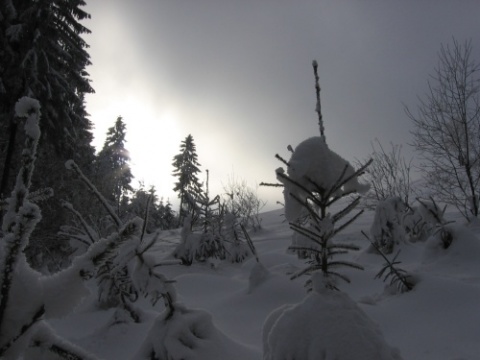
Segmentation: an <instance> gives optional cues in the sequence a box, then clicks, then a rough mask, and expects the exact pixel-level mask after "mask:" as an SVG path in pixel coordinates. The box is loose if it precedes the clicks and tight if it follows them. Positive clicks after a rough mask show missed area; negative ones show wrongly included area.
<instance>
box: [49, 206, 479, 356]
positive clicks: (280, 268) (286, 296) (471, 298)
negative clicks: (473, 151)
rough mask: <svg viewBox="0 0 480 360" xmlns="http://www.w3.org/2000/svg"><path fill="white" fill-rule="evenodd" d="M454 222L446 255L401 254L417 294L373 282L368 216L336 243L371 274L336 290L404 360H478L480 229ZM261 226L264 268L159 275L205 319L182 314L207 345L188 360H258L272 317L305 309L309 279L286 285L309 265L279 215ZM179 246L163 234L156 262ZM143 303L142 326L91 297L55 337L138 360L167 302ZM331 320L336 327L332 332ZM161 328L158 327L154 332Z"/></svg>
mask: <svg viewBox="0 0 480 360" xmlns="http://www.w3.org/2000/svg"><path fill="white" fill-rule="evenodd" d="M448 215H449V216H447V217H448V218H449V219H455V220H457V222H456V223H454V224H452V225H451V226H450V227H451V229H452V230H453V234H454V239H453V242H452V245H451V246H450V247H449V248H448V249H446V250H444V249H443V248H442V247H441V245H440V243H439V241H438V240H436V238H430V239H429V240H428V241H426V242H418V243H408V244H402V245H401V246H400V248H401V253H400V255H399V258H398V260H400V261H401V262H402V263H401V264H400V265H399V267H401V268H403V269H404V270H407V271H408V272H409V273H411V274H412V275H413V276H414V279H415V282H416V286H415V288H414V290H413V291H411V292H407V293H403V294H394V293H392V292H391V291H388V290H385V284H384V283H383V282H382V280H379V279H374V278H375V275H376V274H377V273H378V271H379V270H380V269H381V267H382V265H383V263H384V260H383V259H382V258H381V257H380V256H379V255H377V254H373V253H371V251H368V248H369V246H368V242H367V240H366V239H365V238H364V237H363V236H362V235H361V233H360V231H361V230H365V231H368V229H369V228H370V225H371V223H372V220H373V213H372V212H366V213H364V214H363V215H362V216H361V217H360V218H359V219H358V220H357V222H355V223H354V224H353V225H351V226H350V227H348V228H347V229H345V230H344V232H342V233H340V234H339V235H338V237H337V241H347V240H348V242H350V243H351V242H353V243H355V244H357V245H359V246H361V250H360V251H358V252H356V253H353V252H352V253H351V255H349V257H350V258H351V259H352V260H354V261H356V262H357V263H359V264H360V265H362V266H363V267H364V268H365V270H364V271H359V270H355V269H352V270H347V271H343V272H344V273H346V274H348V276H349V277H350V278H351V279H352V283H351V284H343V283H342V284H339V287H340V289H341V291H342V292H344V293H345V294H348V296H349V297H350V298H351V299H353V300H354V301H355V302H356V303H357V304H358V306H359V307H360V308H361V309H362V310H363V311H364V312H365V313H366V314H367V315H368V317H370V318H371V319H372V320H373V322H375V323H376V324H378V326H379V329H380V331H381V333H383V337H384V338H385V340H386V342H387V343H388V344H389V345H391V346H392V347H394V348H397V349H399V351H400V354H401V356H402V358H403V359H409V360H460V359H463V360H474V359H478V358H479V354H480V342H479V339H480V327H479V325H478V324H480V312H479V311H478V307H479V305H478V299H479V298H480V276H479V274H480V262H479V261H478V259H479V258H480V238H479V237H478V235H477V234H478V230H479V228H478V226H473V225H471V226H468V227H467V226H464V225H462V220H461V219H460V218H459V217H457V216H455V214H448ZM262 224H263V229H262V230H261V231H258V232H257V233H252V234H251V235H252V239H253V242H254V244H255V247H256V249H257V252H258V255H259V259H260V263H261V264H262V265H263V267H264V268H262V267H261V266H260V265H258V264H257V263H256V261H255V259H254V258H253V257H250V258H249V259H247V260H246V261H245V262H244V263H243V264H230V263H226V262H219V261H218V262H217V261H208V262H205V263H194V264H193V265H191V266H179V265H175V266H166V267H164V268H162V270H163V273H164V274H165V275H166V276H167V277H168V278H170V279H175V280H176V284H175V286H176V289H177V291H178V297H179V299H178V300H179V301H180V302H181V303H183V304H184V305H185V307H186V309H202V310H205V311H206V312H193V313H186V315H185V316H184V318H182V319H183V320H182V319H180V320H179V321H180V324H181V322H182V321H183V325H185V323H186V322H188V321H191V324H194V325H195V324H196V325H195V326H199V328H198V329H200V330H198V331H200V332H204V333H205V334H206V336H207V338H208V339H205V340H202V336H200V335H199V336H198V338H195V341H194V343H192V344H191V346H190V348H191V349H190V352H189V353H188V354H185V358H188V359H200V360H207V359H208V360H211V359H227V358H228V359H248V360H255V359H258V360H260V359H262V353H263V345H262V329H263V326H264V322H265V320H266V319H267V317H268V316H269V314H270V313H272V311H274V310H275V309H277V308H279V307H281V306H284V305H285V304H296V303H300V302H301V301H303V299H304V298H305V297H306V296H307V293H306V290H305V288H304V283H305V281H306V279H307V277H301V278H298V279H296V280H294V281H292V280H290V274H292V273H293V272H294V271H295V270H298V269H299V268H301V267H302V266H303V265H304V261H303V260H299V259H297V256H296V255H293V254H289V253H288V252H287V251H286V249H287V247H288V246H289V245H290V243H291V236H292V230H290V229H289V226H288V224H287V223H286V222H285V221H284V217H283V216H282V211H280V210H278V211H273V212H268V213H265V214H263V223H262ZM179 240H180V233H179V231H167V232H164V233H163V234H162V236H161V241H159V242H158V243H157V244H156V245H155V247H154V248H152V249H151V251H152V252H153V253H154V254H155V256H156V257H157V258H158V259H163V258H168V256H169V254H170V253H171V251H172V250H173V248H174V246H175V245H176V244H177V243H178V242H179ZM265 269H266V271H265ZM262 270H263V271H262ZM142 301H143V299H141V300H140V303H141V306H142V307H143V308H144V311H145V313H144V320H145V321H144V322H143V323H140V324H132V323H128V324H125V323H122V319H121V318H118V316H117V317H115V315H114V313H113V310H108V311H105V310H100V309H97V308H95V307H94V306H93V305H92V304H93V303H94V300H93V297H92V298H90V299H88V300H87V301H85V302H84V303H83V304H82V305H80V306H79V308H78V309H77V310H76V312H75V313H74V314H72V315H69V316H68V317H66V318H64V319H61V320H55V321H51V322H50V323H51V325H52V326H53V327H54V328H55V329H56V330H57V331H58V333H59V334H61V335H63V336H65V337H66V338H67V339H70V340H71V341H72V342H74V343H76V344H79V345H81V346H82V347H84V348H85V349H87V350H88V351H90V352H91V353H93V354H95V355H97V356H99V357H101V358H104V359H112V360H113V359H115V360H120V359H132V358H134V356H135V354H138V351H139V348H140V347H141V345H142V344H143V343H144V341H145V339H146V338H147V334H148V332H149V329H150V327H151V326H152V324H153V322H154V320H155V318H156V317H157V316H158V313H160V312H162V311H163V304H162V303H161V302H159V303H157V305H155V308H153V309H152V307H151V306H150V304H149V303H148V302H147V301H146V300H145V301H144V302H142ZM209 314H211V321H212V322H213V323H210V317H209V316H208V315H209ZM188 316H190V317H188ZM171 321H173V320H171ZM335 321H336V319H335V318H331V319H330V322H331V323H332V325H333V324H334V323H335ZM161 324H162V322H161V321H159V320H157V324H156V326H157V327H158V326H160V327H161ZM202 324H203V325H202ZM157 330H158V329H157ZM174 330H175V329H174ZM174 330H172V331H174ZM177 330H178V331H181V330H180V329H177ZM198 331H197V332H198ZM299 331H300V332H301V331H302V329H299ZM160 333H161V331H157V332H156V333H155V334H156V336H153V338H150V340H149V341H151V342H155V341H157V342H158V343H160V342H163V343H168V341H171V340H172V339H171V338H169V336H170V335H168V334H163V335H162V336H164V337H163V338H161V335H159V334H160ZM192 333H193V334H195V333H196V331H195V330H192ZM155 334H154V335H155ZM325 336H327V334H325ZM169 339H170V340H169ZM292 340H293V339H292ZM335 341H336V342H337V344H340V345H341V344H343V345H344V347H349V346H351V344H349V338H348V337H347V336H345V337H343V338H341V337H340V338H337V339H336V340H335ZM209 344H210V345H212V344H217V345H218V344H221V346H214V347H212V346H209ZM172 346H174V344H172ZM319 356H320V355H319ZM139 358H140V357H139Z"/></svg>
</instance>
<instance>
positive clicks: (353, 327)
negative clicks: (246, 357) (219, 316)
mask: <svg viewBox="0 0 480 360" xmlns="http://www.w3.org/2000/svg"><path fill="white" fill-rule="evenodd" d="M263 349H264V359H265V360H286V359H302V360H318V359H325V360H335V359H342V360H372V359H375V360H400V359H401V356H400V353H399V351H398V350H397V349H395V348H392V347H391V346H390V345H388V344H387V342H386V341H385V339H384V337H383V335H382V333H381V332H380V330H379V328H378V326H377V325H376V324H375V323H374V322H373V321H372V320H371V319H370V318H369V317H368V316H367V315H366V314H365V313H364V311H363V310H362V309H360V307H359V306H358V305H357V304H356V303H355V302H354V301H353V300H351V299H350V298H349V297H348V295H346V294H344V293H342V292H339V291H333V290H327V289H325V290H324V291H322V292H321V293H319V292H317V291H312V292H311V293H310V294H308V295H307V296H306V297H305V299H304V300H303V301H302V302H301V303H299V304H296V305H285V306H283V307H280V308H279V309H277V310H275V311H273V312H272V313H271V314H270V315H269V317H268V318H267V320H266V321H265V325H264V329H263Z"/></svg>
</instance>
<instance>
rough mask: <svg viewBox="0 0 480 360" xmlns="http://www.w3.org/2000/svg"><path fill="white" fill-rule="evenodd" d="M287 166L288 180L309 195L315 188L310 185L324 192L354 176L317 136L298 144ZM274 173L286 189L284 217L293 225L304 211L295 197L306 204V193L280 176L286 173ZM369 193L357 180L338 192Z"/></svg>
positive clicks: (346, 164)
mask: <svg viewBox="0 0 480 360" xmlns="http://www.w3.org/2000/svg"><path fill="white" fill-rule="evenodd" d="M288 164H289V166H288V169H287V174H288V176H289V178H290V179H291V180H293V181H294V182H296V183H298V184H299V185H301V186H302V187H304V188H306V189H308V190H310V191H312V190H315V185H314V184H313V183H312V182H314V183H315V184H316V185H318V186H320V187H321V188H323V189H325V190H329V189H331V188H333V187H334V185H335V184H337V183H338V182H339V180H341V179H342V180H343V179H347V178H349V177H351V176H352V175H353V174H354V173H355V169H354V168H353V167H352V165H350V163H349V162H348V161H346V160H345V159H343V158H342V157H341V156H340V155H338V154H337V153H335V152H334V151H332V150H330V149H329V147H328V145H327V144H326V142H325V140H324V138H322V137H319V136H314V137H311V138H309V139H307V140H304V141H303V142H301V143H300V144H299V145H298V146H297V147H296V148H295V150H294V152H293V154H292V156H291V158H290V160H289V161H288ZM344 171H345V173H344V174H343V172H344ZM276 172H277V179H278V180H279V181H280V182H282V183H283V184H284V185H285V190H284V197H285V217H286V218H287V220H288V221H291V222H294V221H295V220H297V219H298V218H299V217H301V215H302V208H303V206H302V205H301V204H300V203H299V202H298V200H296V199H295V197H296V198H298V199H299V200H301V201H305V198H306V193H305V191H303V190H302V189H301V188H300V187H299V186H297V185H295V184H292V183H291V182H289V181H287V180H285V179H284V177H282V176H281V175H282V174H284V173H285V171H284V170H283V168H279V169H277V170H276ZM342 174H343V176H342ZM368 189H369V186H368V185H365V184H361V183H359V182H358V179H357V177H352V178H351V179H350V180H348V181H347V182H346V183H345V184H344V186H343V189H339V191H338V192H339V193H340V192H341V191H343V192H351V191H357V192H359V193H364V192H366V191H367V190H368Z"/></svg>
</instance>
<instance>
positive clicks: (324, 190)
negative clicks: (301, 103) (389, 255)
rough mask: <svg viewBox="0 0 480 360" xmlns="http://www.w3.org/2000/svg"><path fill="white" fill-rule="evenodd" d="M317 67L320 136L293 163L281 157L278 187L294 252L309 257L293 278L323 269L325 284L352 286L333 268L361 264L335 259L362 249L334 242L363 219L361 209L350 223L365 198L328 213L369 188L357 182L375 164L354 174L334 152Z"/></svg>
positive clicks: (299, 148) (297, 151) (301, 146)
mask: <svg viewBox="0 0 480 360" xmlns="http://www.w3.org/2000/svg"><path fill="white" fill-rule="evenodd" d="M313 69H314V74H315V85H316V86H315V89H316V94H317V106H316V112H317V114H318V122H319V130H320V136H319V137H318V136H317V137H312V138H309V139H307V140H305V141H303V142H302V143H300V144H299V145H298V146H297V147H296V148H295V150H294V151H293V153H292V156H291V158H290V160H289V161H286V160H284V159H283V158H281V157H280V156H278V155H277V158H278V159H280V160H281V161H282V162H283V163H284V164H285V165H287V173H285V170H284V169H283V168H278V169H277V170H276V174H277V179H278V180H279V181H280V183H281V184H279V185H280V186H283V187H284V197H285V217H286V218H287V220H288V221H289V222H290V226H291V228H292V229H293V230H294V231H295V236H294V238H293V240H294V243H293V244H292V246H291V247H290V249H291V250H294V251H296V252H297V253H298V254H299V256H301V257H305V258H309V266H308V267H307V268H305V269H304V270H302V271H300V272H299V273H297V274H295V275H294V276H293V278H295V277H298V276H300V275H302V274H305V273H311V272H316V271H321V273H322V274H323V277H324V280H325V281H326V284H325V285H326V286H327V287H331V288H335V284H334V278H340V279H343V280H345V281H347V282H349V279H348V278H347V277H346V276H345V275H342V274H340V273H339V272H337V271H335V270H333V268H334V267H338V266H348V267H355V268H360V269H361V266H359V265H357V264H353V263H350V262H346V261H341V260H334V259H333V257H334V256H335V255H339V254H342V253H344V252H346V251H348V250H357V249H358V247H357V246H354V245H351V244H340V243H336V242H334V241H333V238H334V236H335V235H336V234H337V233H338V232H340V231H341V230H343V229H344V228H345V227H347V226H348V225H350V224H351V223H352V222H353V221H355V219H357V218H358V217H359V216H360V215H361V213H362V211H360V212H358V213H357V214H356V215H354V216H352V217H350V218H349V219H347V220H345V218H346V216H347V215H349V214H350V213H351V212H352V211H353V210H354V209H355V208H356V207H357V206H358V204H359V202H360V196H356V197H355V198H354V199H353V200H352V201H351V202H350V203H349V204H347V205H346V206H345V207H343V208H342V209H341V210H340V211H338V212H336V213H335V214H331V213H330V212H329V209H330V208H331V206H332V205H333V204H335V203H337V202H338V201H340V200H341V199H344V198H346V197H347V196H350V195H352V194H355V193H364V192H366V191H367V190H368V188H369V187H368V186H367V185H364V184H360V183H359V182H358V177H359V176H360V175H362V174H363V173H364V171H365V169H366V168H367V166H368V165H369V164H370V163H371V160H370V161H369V162H367V163H366V164H365V165H363V166H362V167H361V168H360V169H359V170H355V169H354V168H353V167H352V166H351V165H350V163H348V161H346V160H344V159H343V158H341V157H340V156H339V155H338V154H336V153H335V152H333V151H332V150H330V149H329V147H328V145H327V142H326V137H325V128H324V124H323V117H322V113H321V104H320V86H319V84H318V80H319V78H318V74H317V63H316V62H314V63H313ZM267 185H268V184H267ZM273 185H274V186H277V185H278V184H273ZM342 221H343V222H342ZM317 278H318V277H317Z"/></svg>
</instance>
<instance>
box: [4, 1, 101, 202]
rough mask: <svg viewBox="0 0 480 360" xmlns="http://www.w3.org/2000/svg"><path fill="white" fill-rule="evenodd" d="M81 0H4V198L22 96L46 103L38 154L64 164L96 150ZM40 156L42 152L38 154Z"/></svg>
mask: <svg viewBox="0 0 480 360" xmlns="http://www.w3.org/2000/svg"><path fill="white" fill-rule="evenodd" d="M84 5H85V2H84V1H83V0H70V1H64V0H36V1H32V0H15V1H12V0H0V19H1V20H0V126H1V127H2V131H1V132H0V143H1V144H3V147H2V148H0V152H1V154H0V155H1V158H0V161H1V165H0V166H2V168H1V169H0V170H1V183H0V195H3V196H6V195H7V192H8V188H9V186H10V184H11V182H12V178H11V176H10V174H11V171H10V170H12V169H13V170H14V169H15V167H16V166H15V164H16V161H15V158H16V157H18V156H19V155H18V154H17V152H18V150H17V143H21V142H22V141H21V140H22V139H19V136H21V135H19V133H20V132H19V131H18V129H17V121H16V120H15V118H14V116H13V108H14V104H15V102H16V101H17V100H18V99H19V98H20V97H22V96H25V95H26V96H30V97H34V98H36V99H38V100H39V101H40V103H41V104H42V121H41V123H40V126H41V130H42V139H41V140H40V144H39V146H40V147H39V150H40V152H42V149H43V152H47V153H49V156H50V154H51V153H52V150H51V148H53V149H54V150H55V153H54V154H55V156H57V157H58V158H59V160H61V162H62V164H63V162H64V161H65V160H66V159H68V158H71V157H72V156H73V154H76V153H79V151H78V150H79V148H81V149H83V150H82V151H88V152H90V153H91V152H92V150H91V146H90V141H91V139H92V135H91V132H90V130H91V122H90V121H89V120H88V119H87V117H86V116H87V113H86V111H85V106H84V95H85V94H87V93H92V92H93V89H92V87H91V86H90V82H89V80H88V74H87V72H86V71H85V67H86V66H87V65H89V64H90V59H89V55H88V53H87V52H86V48H87V47H88V45H87V44H86V43H85V41H84V40H83V39H82V37H81V35H82V34H86V33H89V30H88V29H87V28H85V27H84V26H83V25H81V24H80V23H79V21H81V20H83V19H86V18H89V17H90V15H89V14H87V13H86V12H84V11H83V10H81V8H80V7H81V6H84ZM39 158H41V154H40V156H39Z"/></svg>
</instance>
